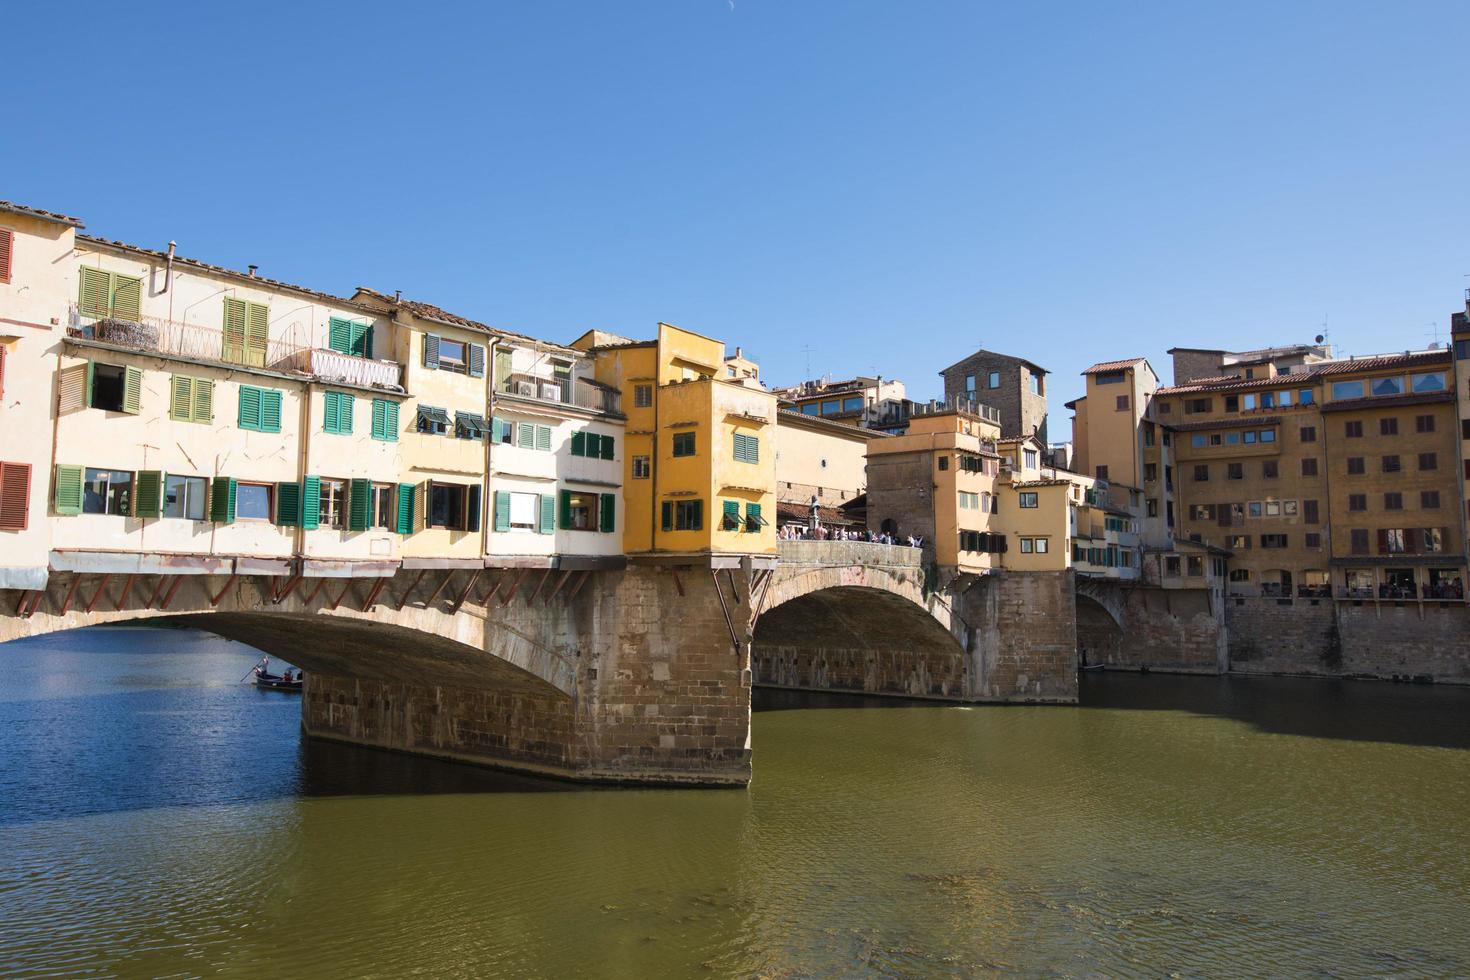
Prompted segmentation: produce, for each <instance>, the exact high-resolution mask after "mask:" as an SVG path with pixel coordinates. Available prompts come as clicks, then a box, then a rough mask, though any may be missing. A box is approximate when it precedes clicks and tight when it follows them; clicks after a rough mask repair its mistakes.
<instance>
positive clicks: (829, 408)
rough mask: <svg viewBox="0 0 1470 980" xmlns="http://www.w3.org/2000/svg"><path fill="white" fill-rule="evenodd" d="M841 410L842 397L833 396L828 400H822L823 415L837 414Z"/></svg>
mask: <svg viewBox="0 0 1470 980" xmlns="http://www.w3.org/2000/svg"><path fill="white" fill-rule="evenodd" d="M841 411H842V399H840V398H833V399H830V400H829V401H824V402H822V414H823V415H837V414H839V413H841Z"/></svg>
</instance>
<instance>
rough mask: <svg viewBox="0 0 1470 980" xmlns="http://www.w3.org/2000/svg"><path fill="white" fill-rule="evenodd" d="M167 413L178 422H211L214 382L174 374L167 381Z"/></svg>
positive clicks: (212, 416) (212, 418)
mask: <svg viewBox="0 0 1470 980" xmlns="http://www.w3.org/2000/svg"><path fill="white" fill-rule="evenodd" d="M278 410H279V409H278ZM168 414H169V418H171V419H174V420H175V421H178V422H213V421H214V382H213V381H210V380H209V379H208V378H195V377H191V376H190V375H187V374H176V375H174V376H173V377H172V378H171V379H170V381H169V405H168ZM277 431H279V429H277Z"/></svg>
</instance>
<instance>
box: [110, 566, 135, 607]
mask: <svg viewBox="0 0 1470 980" xmlns="http://www.w3.org/2000/svg"><path fill="white" fill-rule="evenodd" d="M137 577H138V576H136V575H129V576H128V579H127V581H126V582H124V583H123V590H122V595H120V596H118V597H117V601H116V602H114V603H113V604H112V608H113V609H114V610H116V611H118V612H121V611H122V607H123V603H124V602H127V601H128V596H129V595H131V594H132V591H133V580H134V579H136V578H137Z"/></svg>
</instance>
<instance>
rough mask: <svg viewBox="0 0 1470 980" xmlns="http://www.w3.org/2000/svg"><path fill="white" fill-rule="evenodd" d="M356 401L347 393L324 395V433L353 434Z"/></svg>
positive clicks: (324, 393) (325, 393)
mask: <svg viewBox="0 0 1470 980" xmlns="http://www.w3.org/2000/svg"><path fill="white" fill-rule="evenodd" d="M354 402H355V399H353V397H352V396H351V395H349V394H348V393H347V392H345V391H326V392H323V393H322V431H323V432H332V433H335V434H337V435H344V436H345V435H351V434H352V407H353V404H354Z"/></svg>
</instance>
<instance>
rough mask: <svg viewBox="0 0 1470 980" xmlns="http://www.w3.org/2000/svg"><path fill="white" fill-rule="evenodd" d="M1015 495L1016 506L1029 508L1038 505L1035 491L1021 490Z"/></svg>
mask: <svg viewBox="0 0 1470 980" xmlns="http://www.w3.org/2000/svg"><path fill="white" fill-rule="evenodd" d="M1017 497H1018V500H1017V502H1016V506H1018V507H1022V508H1027V509H1030V508H1034V507H1036V506H1038V504H1037V500H1038V497H1037V495H1036V494H1035V493H1032V492H1030V491H1026V490H1023V491H1021V492H1020V493H1019V494H1017Z"/></svg>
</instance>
